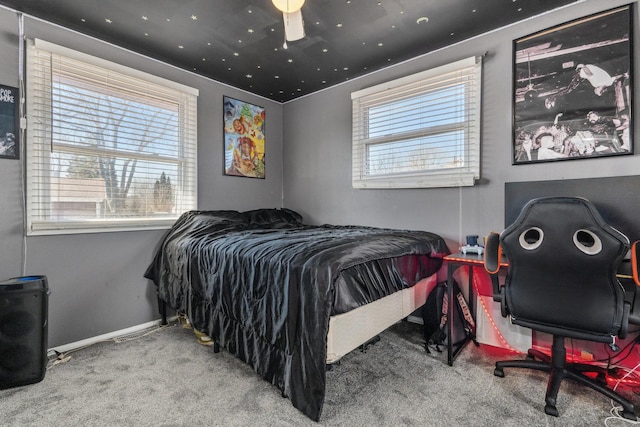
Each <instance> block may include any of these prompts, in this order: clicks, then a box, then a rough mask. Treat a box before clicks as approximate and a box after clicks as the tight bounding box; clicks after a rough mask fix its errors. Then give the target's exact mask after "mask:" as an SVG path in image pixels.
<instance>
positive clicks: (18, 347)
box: [0, 276, 49, 389]
mask: <svg viewBox="0 0 640 427" xmlns="http://www.w3.org/2000/svg"><path fill="white" fill-rule="evenodd" d="M48 301H49V287H48V283H47V278H46V276H24V277H14V278H12V279H9V280H6V281H4V282H0V389H4V388H10V387H17V386H22V385H27V384H33V383H37V382H40V381H42V380H43V378H44V374H45V372H46V369H47V317H48Z"/></svg>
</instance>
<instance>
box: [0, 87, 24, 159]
mask: <svg viewBox="0 0 640 427" xmlns="http://www.w3.org/2000/svg"><path fill="white" fill-rule="evenodd" d="M19 103H20V96H19V95H18V88H15V87H11V86H4V85H0V158H7V159H17V158H19V155H20V150H19V146H18V129H19V126H18V121H19V117H20V113H19V110H18V108H19V107H18V106H19Z"/></svg>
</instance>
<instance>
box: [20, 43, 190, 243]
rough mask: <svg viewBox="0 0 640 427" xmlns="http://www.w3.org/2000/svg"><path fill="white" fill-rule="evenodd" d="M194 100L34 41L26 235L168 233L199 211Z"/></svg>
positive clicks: (136, 74)
mask: <svg viewBox="0 0 640 427" xmlns="http://www.w3.org/2000/svg"><path fill="white" fill-rule="evenodd" d="M197 95H198V92H197V90H195V89H191V88H188V87H186V86H182V85H179V84H176V83H173V82H169V81H165V80H163V79H160V78H158V77H155V76H151V75H146V74H144V73H142V72H140V71H137V70H133V69H129V68H126V67H123V66H121V65H118V64H113V63H110V62H107V61H104V60H102V59H99V58H95V57H91V56H89V55H85V54H82V53H79V52H75V51H70V50H69V49H66V48H63V47H59V46H56V45H52V44H50V43H47V42H42V41H39V40H36V41H35V42H34V41H30V42H29V44H28V49H27V100H28V102H27V217H28V221H27V224H28V233H29V234H46V233H68V232H99V231H109V230H128V229H139V228H164V227H167V226H168V225H170V224H172V223H173V222H175V219H176V218H177V217H178V216H179V215H180V214H181V213H183V212H185V211H187V210H190V209H194V208H195V207H196V194H197V170H196V154H197V153H196V151H197Z"/></svg>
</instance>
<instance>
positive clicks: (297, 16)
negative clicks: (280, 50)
mask: <svg viewBox="0 0 640 427" xmlns="http://www.w3.org/2000/svg"><path fill="white" fill-rule="evenodd" d="M271 1H272V2H273V5H274V6H275V7H276V8H277V9H278V10H280V11H282V17H283V20H284V40H285V41H284V45H283V47H284V48H285V49H286V48H287V42H288V41H289V42H293V41H296V40H300V39H301V38H303V37H304V36H305V33H304V20H303V19H302V10H301V8H302V5H303V4H304V1H305V0H271Z"/></svg>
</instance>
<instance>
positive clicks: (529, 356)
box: [525, 354, 535, 360]
mask: <svg viewBox="0 0 640 427" xmlns="http://www.w3.org/2000/svg"><path fill="white" fill-rule="evenodd" d="M534 359H535V357H533V356H532V355H530V354H527V356H526V357H525V360H534Z"/></svg>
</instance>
